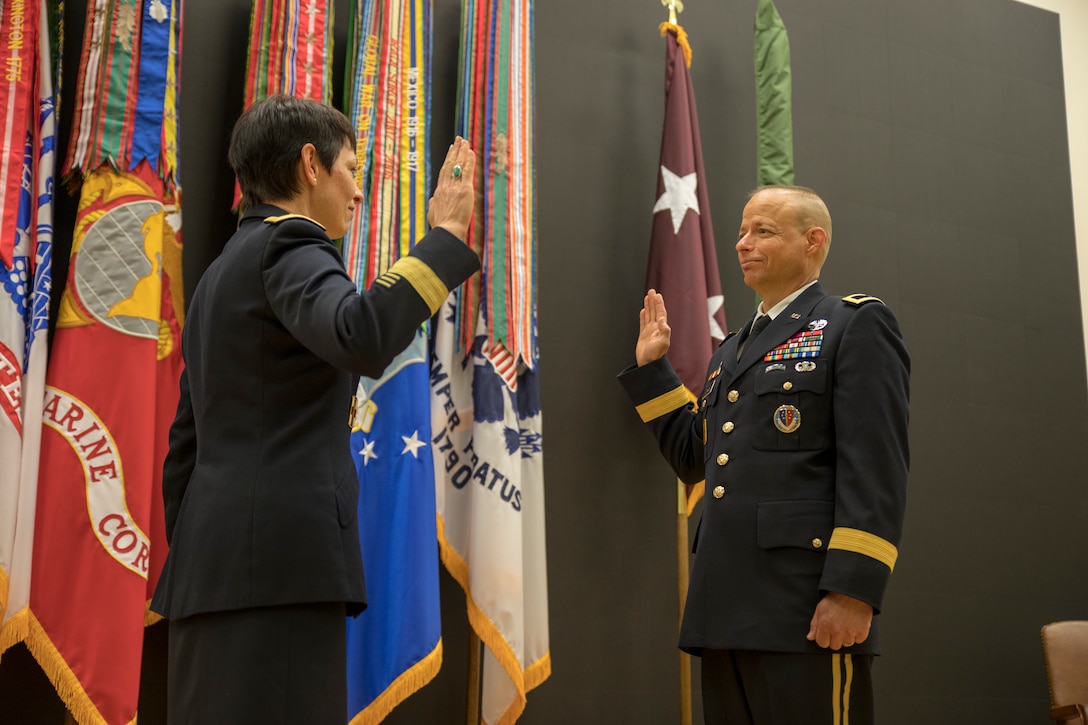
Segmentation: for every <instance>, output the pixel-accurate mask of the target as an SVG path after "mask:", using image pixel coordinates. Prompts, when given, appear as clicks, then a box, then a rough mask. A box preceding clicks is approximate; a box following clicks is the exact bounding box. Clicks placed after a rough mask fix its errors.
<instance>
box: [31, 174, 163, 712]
mask: <svg viewBox="0 0 1088 725" xmlns="http://www.w3.org/2000/svg"><path fill="white" fill-rule="evenodd" d="M177 217H178V215H177V206H176V204H175V202H174V200H173V198H172V197H171V195H170V194H169V193H164V188H163V182H162V180H161V179H159V178H158V177H157V176H155V175H154V174H153V173H151V171H150V169H149V167H148V165H147V164H146V163H145V164H141V166H140V167H138V168H137V169H136V170H135V171H134V172H132V173H129V174H116V173H114V172H113V171H112V170H110V169H109V168H100V169H98V170H97V171H95V172H94V173H93V174H91V175H90V176H89V177H88V178H87V179H86V180H85V181H84V182H83V189H82V193H81V195H80V204H79V211H78V215H77V218H76V227H75V238H74V240H73V242H72V261H71V264H70V267H69V276H68V286H67V287H66V289H65V290H64V294H63V296H62V298H61V308H60V313H59V317H58V320H57V334H56V339H55V341H54V343H53V349H52V355H51V357H50V361H49V363H50V364H49V374H48V378H47V381H48V386H47V388H46V394H45V407H44V414H43V422H44V426H45V427H44V429H43V433H42V463H41V484H40V491H39V498H38V517H37V530H36V533H35V543H34V569H33V576H34V579H33V586H32V589H31V597H30V609H31V613H32V621H31V633H30V639H29V640H28V645H29V646H30V649H31V651H32V652H33V653H34V655H35V657H36V659H37V660H38V662H39V664H41V666H42V669H43V670H44V671H45V672H46V674H47V675H48V676H49V678H50V680H52V682H53V684H54V686H55V687H56V688H57V691H58V693H59V694H60V695H61V698H62V699H63V700H64V701H65V703H66V704H67V706H68V708H69V710H71V711H72V713H73V715H74V716H75V717H76V720H77V721H78V722H80V723H109V724H110V725H113V724H114V723H128V722H130V721H131V720H132V719H133V718H134V717H135V715H136V702H137V699H138V695H139V680H140V660H141V654H142V647H143V630H144V625H145V622H146V621H147V617H148V616H149V615H148V612H147V602H148V600H149V598H150V596H151V592H153V591H154V586H155V583H156V582H157V581H158V575H159V573H160V571H161V569H162V562H163V559H164V557H165V556H166V540H165V536H164V530H163V527H164V523H163V512H162V462H163V459H164V457H165V454H166V433H167V431H168V430H169V427H170V423H171V421H172V420H173V417H174V412H175V409H176V406H177V395H178V377H179V375H180V373H181V355H180V353H181V348H180V341H181V336H180V333H181V329H180V321H179V319H178V317H179V315H180V310H181V307H180V305H181V300H180V298H179V295H180V292H181V280H180V277H181V269H180V267H181V247H180V244H179V242H178V239H177V232H178V229H177V227H176V226H175V225H177V224H178V221H177ZM62 562H63V563H62Z"/></svg>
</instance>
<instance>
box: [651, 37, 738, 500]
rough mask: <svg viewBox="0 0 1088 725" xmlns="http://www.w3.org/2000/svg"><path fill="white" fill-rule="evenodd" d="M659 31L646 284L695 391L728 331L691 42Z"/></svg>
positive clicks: (695, 489)
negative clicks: (660, 112)
mask: <svg viewBox="0 0 1088 725" xmlns="http://www.w3.org/2000/svg"><path fill="white" fill-rule="evenodd" d="M661 34H662V35H663V36H665V43H666V45H665V120H664V125H663V128H662V131H661V162H660V164H659V166H658V179H657V202H656V203H655V204H654V216H653V227H652V233H651V237H650V258H649V263H648V265H647V271H646V287H647V288H648V289H655V290H657V291H658V292H660V293H661V294H662V295H663V296H664V298H665V304H667V305H668V308H669V326H670V327H671V328H672V344H671V345H670V346H669V353H668V357H669V362H670V363H671V364H672V366H673V368H674V369H675V370H676V372H677V374H678V375H679V376H680V380H681V381H683V383H684V386H685V387H686V388H687V389H688V393H689V394H690V395H691V396H692V399H694V397H695V396H696V395H697V394H698V393H699V391H700V390H701V389H702V386H703V376H704V375H705V374H706V367H707V365H708V364H709V362H710V356H711V355H712V354H713V352H714V350H715V348H717V346H718V344H719V343H721V341H722V340H724V339H725V335H726V323H725V307H724V301H725V298H724V297H723V296H722V287H721V279H720V277H719V271H718V254H717V251H716V250H715V247H714V225H713V222H712V221H711V218H710V200H709V195H708V193H707V188H706V172H705V171H704V169H703V146H702V141H701V139H700V135H699V114H698V111H697V110H696V107H695V90H694V88H693V87H692V84H691V74H690V72H689V71H688V67H689V65H690V63H691V47H690V46H689V45H688V39H687V34H686V33H685V32H684V29H683V28H681V27H680V26H679V25H675V24H672V23H662V24H661ZM685 493H686V498H687V512H688V514H689V515H690V514H691V512H692V510H693V509H694V507H695V504H696V503H698V501H699V499H700V498H701V497H702V494H703V484H702V483H698V484H695V485H694V486H688V487H687V488H686V491H685Z"/></svg>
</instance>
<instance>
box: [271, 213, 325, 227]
mask: <svg viewBox="0 0 1088 725" xmlns="http://www.w3.org/2000/svg"><path fill="white" fill-rule="evenodd" d="M288 219H305V220H306V221H308V222H312V223H314V224H317V226H319V227H321V228H322V229H324V228H325V227H324V225H322V224H321V222H318V221H315V220H313V219H311V218H310V217H308V216H306V215H305V214H283V215H281V216H270V217H265V219H264V223H265V224H279V223H280V222H285V221H287V220H288Z"/></svg>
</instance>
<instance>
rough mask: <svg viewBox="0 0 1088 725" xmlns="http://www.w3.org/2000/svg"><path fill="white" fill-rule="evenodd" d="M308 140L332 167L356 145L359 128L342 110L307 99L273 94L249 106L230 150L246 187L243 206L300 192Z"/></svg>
mask: <svg viewBox="0 0 1088 725" xmlns="http://www.w3.org/2000/svg"><path fill="white" fill-rule="evenodd" d="M308 143H312V144H313V145H314V148H315V149H316V150H317V159H318V161H320V162H321V165H322V166H324V167H325V169H326V170H329V169H332V166H333V164H334V163H335V162H336V159H337V158H338V157H339V156H340V152H341V151H343V149H344V147H345V146H347V147H348V148H351V149H354V148H355V129H353V128H352V127H351V122H350V121H348V119H347V118H345V117H344V114H342V113H340V111H337V110H336V109H335V108H332V107H330V106H326V105H323V104H321V103H318V102H316V101H311V100H307V99H305V98H295V97H293V96H285V95H275V96H268V97H267V98H265V99H263V100H260V101H257V102H256V103H254V104H253V105H252V106H250V107H249V109H247V110H246V112H245V113H243V114H242V115H241V117H240V118H239V119H238V122H237V123H235V124H234V131H233V132H231V135H230V151H229V152H228V154H227V159H228V160H229V161H230V165H231V168H233V169H234V173H235V174H237V176H238V185H239V186H240V187H241V189H242V209H246V208H249V207H250V206H253V205H254V204H263V203H267V202H269V201H279V200H283V199H289V198H291V197H292V196H294V195H295V194H297V193H298V192H299V191H301V190H302V189H301V188H300V187H299V179H298V160H299V158H300V157H299V153H300V152H301V151H302V147H303V146H305V145H306V144H308Z"/></svg>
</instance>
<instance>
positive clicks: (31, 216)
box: [0, 0, 55, 655]
mask: <svg viewBox="0 0 1088 725" xmlns="http://www.w3.org/2000/svg"><path fill="white" fill-rule="evenodd" d="M30 5H31V6H32V7H31V11H32V12H31V13H30V14H29V17H28V15H27V14H26V9H27V8H26V5H23V6H22V7H21V8H18V7H17V6H15V5H12V6H10V7H5V8H4V9H3V11H0V12H2V13H3V17H2V18H0V22H2V23H3V24H5V25H6V26H8V27H14V26H15V25H16V21H15V17H16V12H18V10H20V9H21V10H22V11H23V13H24V14H23V16H22V20H21V22H19V23H18V24H19V25H21V28H20V31H21V33H22V38H23V42H21V43H16V42H9V43H8V45H7V48H6V51H7V53H8V57H7V60H8V62H7V63H6V67H7V68H8V69H9V73H7V74H6V78H5V80H6V83H5V85H4V87H3V88H0V109H3V110H4V111H5V112H7V120H8V121H9V124H8V125H6V126H5V128H6V129H10V128H11V127H12V126H14V125H22V124H20V123H15V119H13V118H12V115H13V114H15V113H16V112H17V111H16V109H22V111H21V112H25V113H27V114H29V115H30V118H29V119H28V120H27V121H26V124H25V127H26V131H25V136H26V144H25V152H24V156H23V159H22V162H21V163H20V167H19V168H20V176H21V178H20V183H19V185H18V186H17V187H15V188H14V189H13V188H10V187H9V188H7V189H5V190H4V191H5V205H7V204H14V205H17V209H18V214H17V219H16V227H15V228H14V229H8V228H6V227H5V229H4V231H3V237H2V238H0V244H3V243H5V242H8V241H13V242H14V245H13V246H12V247H10V249H9V252H10V253H9V254H8V255H5V257H4V260H3V267H2V270H0V271H2V273H3V278H2V281H0V410H2V411H3V415H0V655H2V653H3V652H4V651H5V650H7V649H8V648H9V647H11V646H12V645H13V644H15V643H16V642H20V641H22V640H24V639H25V638H26V634H27V629H28V622H29V610H28V604H29V601H30V577H31V556H32V552H33V542H34V516H35V505H36V501H37V489H38V456H39V447H40V442H41V413H42V405H41V401H42V397H43V395H44V391H45V368H46V354H47V345H48V341H47V332H48V324H49V294H50V286H51V276H50V275H51V268H52V254H53V253H52V243H53V172H54V157H55V154H54V144H55V119H54V100H55V98H54V92H53V71H52V67H51V66H52V63H51V60H52V51H51V46H50V36H51V33H50V30H51V28H52V27H54V26H53V25H52V23H51V22H49V12H48V8H47V7H46V2H45V0H39V1H38V2H34V0H31V2H30ZM34 11H36V12H34ZM0 37H5V38H9V39H10V38H11V37H12V36H10V35H7V34H4V35H2V36H0ZM16 58H17V59H18V63H13V62H12V61H13V59H16ZM25 80H31V81H32V82H31V83H29V84H28V83H24V81H25ZM26 92H29V93H30V99H29V102H26V103H24V102H23V101H25V100H27V99H20V100H16V99H15V98H12V97H11V94H12V93H16V94H18V93H26ZM4 101H10V103H6V102H4ZM16 194H17V197H18V198H17V199H15V198H14V197H15V195H16ZM9 235H10V236H9Z"/></svg>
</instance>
